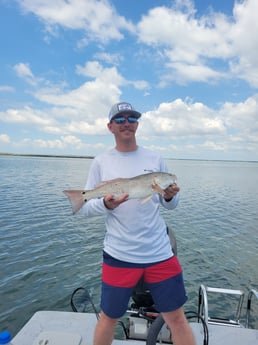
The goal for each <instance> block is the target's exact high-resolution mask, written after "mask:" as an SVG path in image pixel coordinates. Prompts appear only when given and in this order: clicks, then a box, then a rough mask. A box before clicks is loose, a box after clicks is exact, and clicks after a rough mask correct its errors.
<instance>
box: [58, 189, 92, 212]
mask: <svg viewBox="0 0 258 345" xmlns="http://www.w3.org/2000/svg"><path fill="white" fill-rule="evenodd" d="M64 194H65V195H66V196H67V197H68V199H69V201H70V203H71V205H72V210H73V214H75V213H76V212H78V211H79V210H80V209H81V208H82V206H83V204H85V202H86V201H87V200H86V199H85V196H84V195H83V191H82V190H64Z"/></svg>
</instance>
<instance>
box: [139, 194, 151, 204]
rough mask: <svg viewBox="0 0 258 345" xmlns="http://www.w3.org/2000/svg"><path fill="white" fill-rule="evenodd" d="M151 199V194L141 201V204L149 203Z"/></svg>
mask: <svg viewBox="0 0 258 345" xmlns="http://www.w3.org/2000/svg"><path fill="white" fill-rule="evenodd" d="M151 198H152V194H150V195H148V196H146V198H143V199H141V204H145V202H147V201H149V200H150V199H151Z"/></svg>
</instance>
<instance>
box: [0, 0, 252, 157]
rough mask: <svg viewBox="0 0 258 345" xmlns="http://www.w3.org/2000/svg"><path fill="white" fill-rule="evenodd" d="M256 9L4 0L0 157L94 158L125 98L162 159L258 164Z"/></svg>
mask: <svg viewBox="0 0 258 345" xmlns="http://www.w3.org/2000/svg"><path fill="white" fill-rule="evenodd" d="M257 13H258V1H257V0H246V1H233V0H226V1H225V0H213V1H208V0H207V1H206V0H196V1H191V0H179V1H168V0H166V1H165V0H164V1H163V0H155V1H154V0H141V1H139V0H130V1H121V0H114V1H108V0H105V1H104V0H98V1H96V0H58V1H57V0H56V1H53V0H44V1H42V0H17V1H15V0H0V47H1V54H0V152H9V153H30V154H57V155H66V154H72V155H96V154H98V153H100V152H103V150H106V149H108V148H110V147H113V145H114V140H113V137H112V135H111V134H110V133H109V131H108V130H107V126H106V124H107V122H108V112H109V109H110V107H111V106H112V104H113V103H115V102H117V101H128V102H131V103H132V104H133V105H134V107H135V108H136V109H137V110H138V111H140V112H142V118H141V120H140V125H139V129H138V133H137V140H138V144H139V145H141V146H144V147H148V148H151V149H155V150H157V151H159V152H160V153H161V154H162V155H163V156H164V157H165V158H176V159H177V158H182V159H229V160H251V161H255V160H256V161H257V160H258V55H257V51H258V35H257V33H258V21H257Z"/></svg>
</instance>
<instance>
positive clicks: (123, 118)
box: [112, 116, 138, 125]
mask: <svg viewBox="0 0 258 345" xmlns="http://www.w3.org/2000/svg"><path fill="white" fill-rule="evenodd" d="M126 120H127V121H128V122H129V123H136V122H137V121H138V118H137V117H135V116H128V117H126V116H117V117H114V118H113V119H112V121H115V123H116V124H118V125H121V124H123V123H125V121H126Z"/></svg>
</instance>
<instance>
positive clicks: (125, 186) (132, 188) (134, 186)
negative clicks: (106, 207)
mask: <svg viewBox="0 0 258 345" xmlns="http://www.w3.org/2000/svg"><path fill="white" fill-rule="evenodd" d="M176 180H177V177H176V175H174V174H170V173H164V172H152V173H148V174H143V175H138V176H135V177H132V178H116V179H114V180H110V181H105V182H102V183H100V184H99V185H98V186H97V187H96V188H95V189H92V190H64V194H65V195H67V196H68V198H69V200H70V202H71V204H72V210H73V213H76V212H78V211H79V210H80V209H81V208H82V206H83V205H84V204H85V202H87V201H89V200H91V199H95V198H103V197H104V196H106V195H108V194H112V195H113V196H114V197H115V198H117V197H119V196H121V195H122V194H128V195H129V196H128V200H129V199H141V202H142V203H144V202H146V201H148V200H149V199H150V198H151V197H152V196H153V194H155V193H158V194H160V195H164V193H165V192H164V189H166V188H167V187H168V186H170V185H174V184H176Z"/></svg>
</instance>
